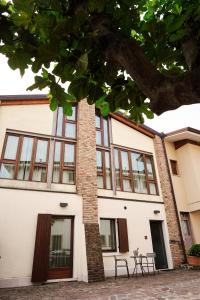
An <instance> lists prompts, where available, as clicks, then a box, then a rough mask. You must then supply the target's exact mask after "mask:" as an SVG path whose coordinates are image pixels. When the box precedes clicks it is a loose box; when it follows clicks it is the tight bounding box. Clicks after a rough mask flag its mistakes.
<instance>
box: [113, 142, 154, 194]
mask: <svg viewBox="0 0 200 300" xmlns="http://www.w3.org/2000/svg"><path fill="white" fill-rule="evenodd" d="M114 158H115V174H116V189H117V190H121V191H126V192H135V193H143V194H151V195H156V194H157V193H158V191H157V185H156V177H155V170H154V164H153V157H152V156H150V155H147V154H143V153H137V152H132V151H129V150H125V149H117V148H115V149H114Z"/></svg>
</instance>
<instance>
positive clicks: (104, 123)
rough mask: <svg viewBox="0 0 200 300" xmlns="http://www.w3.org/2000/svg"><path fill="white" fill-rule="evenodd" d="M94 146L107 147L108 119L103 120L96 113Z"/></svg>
mask: <svg viewBox="0 0 200 300" xmlns="http://www.w3.org/2000/svg"><path fill="white" fill-rule="evenodd" d="M96 144H97V145H98V146H104V147H109V131H108V118H103V117H102V116H100V115H98V113H96Z"/></svg>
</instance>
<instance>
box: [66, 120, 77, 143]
mask: <svg viewBox="0 0 200 300" xmlns="http://www.w3.org/2000/svg"><path fill="white" fill-rule="evenodd" d="M65 136H66V137H67V138H71V139H75V138H76V125H75V124H71V123H66V124H65Z"/></svg>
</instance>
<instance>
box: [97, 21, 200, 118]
mask: <svg viewBox="0 0 200 300" xmlns="http://www.w3.org/2000/svg"><path fill="white" fill-rule="evenodd" d="M93 24H95V25H94V27H95V30H96V31H97V33H98V34H97V36H98V38H99V42H100V46H101V48H102V51H103V53H104V55H105V57H106V58H107V59H108V60H111V61H113V62H114V63H117V64H118V65H120V66H121V67H123V68H124V69H125V70H126V71H127V73H129V75H130V76H131V77H132V78H133V80H134V81H135V82H136V84H137V85H138V87H139V88H140V90H141V91H142V92H143V93H144V95H145V96H146V97H147V98H149V99H150V107H151V109H152V111H153V112H154V113H156V114H158V115H160V114H161V113H163V112H165V111H166V110H171V109H176V108H178V107H180V106H181V105H187V104H193V103H200V67H197V68H195V69H194V70H192V71H188V72H186V73H185V74H183V75H179V76H175V77H168V76H165V75H163V74H161V73H160V72H159V71H158V70H157V69H156V67H155V66H154V65H152V64H151V62H150V61H149V60H148V59H147V57H146V56H145V53H144V52H143V49H142V48H141V47H140V46H139V45H138V44H137V42H136V41H135V40H134V39H133V38H128V37H126V36H124V35H123V34H122V33H120V32H119V30H118V31H117V30H116V29H114V28H112V25H111V24H109V20H108V19H107V18H102V16H99V17H96V19H95V22H94V20H93Z"/></svg>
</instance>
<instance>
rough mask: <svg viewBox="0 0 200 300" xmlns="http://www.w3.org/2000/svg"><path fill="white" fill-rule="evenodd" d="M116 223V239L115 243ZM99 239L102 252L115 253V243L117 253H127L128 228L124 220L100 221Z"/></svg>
mask: <svg viewBox="0 0 200 300" xmlns="http://www.w3.org/2000/svg"><path fill="white" fill-rule="evenodd" d="M116 223H117V234H118V239H117V241H116ZM100 237H101V248H102V251H104V252H111V251H117V242H118V249H119V252H121V253H125V252H128V251H129V242H128V228H127V220H126V219H107V218H105V219H100Z"/></svg>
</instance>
